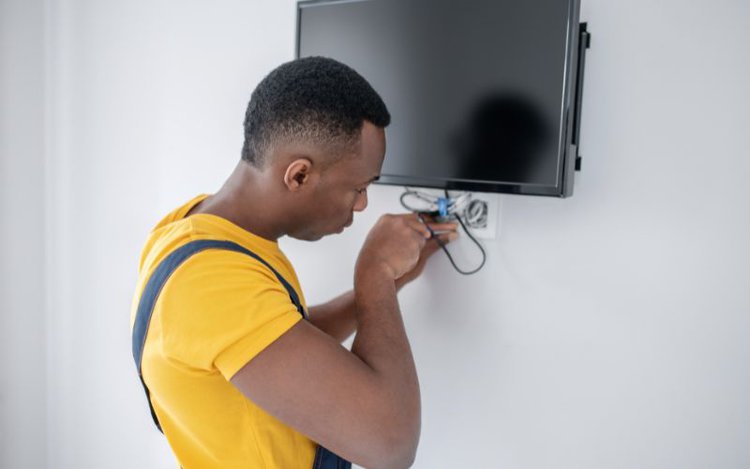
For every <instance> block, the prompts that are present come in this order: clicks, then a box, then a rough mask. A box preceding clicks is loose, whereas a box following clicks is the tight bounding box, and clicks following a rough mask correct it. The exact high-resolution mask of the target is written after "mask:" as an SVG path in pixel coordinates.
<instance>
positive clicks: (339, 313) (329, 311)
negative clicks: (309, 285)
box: [308, 224, 457, 342]
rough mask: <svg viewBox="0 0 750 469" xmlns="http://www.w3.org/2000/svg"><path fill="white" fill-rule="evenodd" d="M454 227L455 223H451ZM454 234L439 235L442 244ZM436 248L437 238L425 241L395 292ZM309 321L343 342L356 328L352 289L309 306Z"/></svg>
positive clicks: (397, 283) (420, 271)
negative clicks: (326, 300) (415, 262)
mask: <svg viewBox="0 0 750 469" xmlns="http://www.w3.org/2000/svg"><path fill="white" fill-rule="evenodd" d="M451 225H452V226H453V227H454V229H455V224H451ZM456 236H457V235H456V234H455V233H453V232H450V233H448V234H445V235H441V236H439V238H440V240H441V242H442V243H443V244H445V243H448V242H450V241H453V240H454V239H456ZM438 249H440V244H439V243H438V242H437V239H435V238H433V239H430V240H429V241H428V242H427V243H425V245H424V247H423V248H422V252H421V253H420V255H419V261H418V262H417V265H416V266H415V267H414V268H413V269H412V270H411V271H409V272H408V273H406V274H405V275H403V276H401V277H400V278H399V279H398V280H396V293H398V292H400V291H401V289H402V288H403V287H404V286H405V285H406V284H408V283H409V282H411V281H412V280H414V279H415V278H417V277H419V276H420V275H421V274H422V271H423V270H424V266H425V263H426V262H427V259H429V258H430V257H431V256H432V255H433V254H434V253H435V252H436V251H437V250H438ZM308 314H309V319H310V322H311V323H312V324H313V325H315V327H317V328H318V329H320V330H321V331H323V332H325V333H326V334H328V335H330V336H331V337H333V338H334V339H336V340H337V341H339V342H343V341H345V340H346V339H348V338H349V336H350V335H352V334H353V333H354V331H356V330H357V317H356V305H355V301H354V290H349V291H348V292H346V293H344V294H342V295H339V296H337V297H336V298H334V299H332V300H331V301H329V302H327V303H323V304H320V305H316V306H311V307H310V308H309V309H308Z"/></svg>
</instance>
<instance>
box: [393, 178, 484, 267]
mask: <svg viewBox="0 0 750 469" xmlns="http://www.w3.org/2000/svg"><path fill="white" fill-rule="evenodd" d="M418 195H419V194H418V193H417V192H416V191H414V190H412V189H409V188H408V187H407V188H406V191H405V192H403V193H402V194H401V197H400V198H399V200H400V202H401V206H403V207H404V208H405V209H406V210H408V211H410V212H417V215H418V216H419V218H420V219H421V220H422V221H423V222H425V221H424V219H423V218H422V215H423V214H424V215H430V216H436V215H438V214H439V213H438V212H436V211H433V212H423V211H420V210H417V209H414V208H413V207H410V206H409V205H408V204H407V203H406V202H405V201H404V199H405V198H406V197H407V196H418ZM445 197H446V198H447V199H450V195H449V194H448V190H447V189H446V190H445ZM453 216H454V217H456V219H457V220H458V222H459V223H460V224H461V228H463V229H464V232H466V234H467V235H468V236H469V239H471V240H472V241H474V244H476V245H477V247H478V248H479V251H481V253H482V262H481V263H480V264H479V267H477V268H476V269H473V270H469V271H465V270H461V269H460V268H459V267H458V266H457V265H456V261H455V260H454V259H453V256H452V255H451V253H450V252H449V251H448V248H446V247H445V243H444V242H443V241H442V240H440V238H438V237H437V236H436V235H435V233H434V232H433V231H432V229H430V227H429V226H428V225H427V223H426V222H425V226H427V229H428V230H430V233H432V236H433V238H435V241H436V242H437V243H438V246H440V247H441V248H442V249H443V252H445V255H446V256H447V257H448V260H449V261H450V263H451V265H452V266H453V268H454V269H456V272H458V273H459V274H462V275H472V274H475V273H477V272H479V271H480V270H482V267H484V263H485V262H486V261H487V253H486V252H485V250H484V248H483V247H482V245H481V244H480V243H479V241H477V239H476V238H475V237H474V236H472V234H471V232H470V231H469V229H468V228H467V227H466V225H465V224H464V222H463V220H461V217H460V216H459V215H457V214H455V213H454V214H453Z"/></svg>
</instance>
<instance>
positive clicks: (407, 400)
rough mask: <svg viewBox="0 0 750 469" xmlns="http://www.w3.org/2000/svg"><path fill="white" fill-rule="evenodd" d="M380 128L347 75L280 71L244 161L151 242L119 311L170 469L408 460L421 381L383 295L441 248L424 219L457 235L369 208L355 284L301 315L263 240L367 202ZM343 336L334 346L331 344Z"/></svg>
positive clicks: (253, 120) (314, 64)
mask: <svg viewBox="0 0 750 469" xmlns="http://www.w3.org/2000/svg"><path fill="white" fill-rule="evenodd" d="M389 122H390V115H389V113H388V111H387V109H386V106H385V104H384V103H383V101H382V100H381V98H380V97H379V96H378V94H377V93H376V92H375V91H374V90H373V89H372V87H371V86H370V85H369V84H368V83H367V81H366V80H365V79H364V78H362V77H361V76H360V75H358V74H357V73H356V72H355V71H354V70H352V69H350V68H349V67H347V66H345V65H343V64H341V63H339V62H336V61H334V60H331V59H326V58H321V57H313V58H306V59H300V60H295V61H292V62H289V63H286V64H284V65H282V66H280V67H278V68H277V69H275V70H274V71H272V72H271V73H270V74H269V75H268V76H267V77H266V78H265V79H264V80H263V81H262V82H261V83H260V84H259V85H258V87H257V88H256V89H255V91H254V92H253V94H252V98H251V100H250V103H249V105H248V108H247V113H246V116H245V144H244V147H243V150H242V159H241V160H240V162H239V164H238V165H237V167H236V168H235V170H234V172H233V173H232V174H231V175H230V177H229V179H228V180H227V181H226V183H225V184H224V186H223V187H222V188H221V189H220V190H219V191H218V192H217V193H216V194H214V195H209V196H205V195H202V196H198V197H196V198H194V199H193V200H191V201H189V202H188V203H186V204H184V205H182V206H181V207H179V208H177V209H176V210H174V211H173V212H171V213H170V214H169V215H167V216H166V217H165V218H164V219H163V220H162V221H161V222H160V223H159V224H158V225H157V226H156V227H155V228H154V230H153V231H152V232H151V234H150V236H149V238H148V241H147V243H146V246H145V248H144V250H143V253H142V256H141V261H140V270H139V272H140V275H139V280H138V285H137V290H136V295H135V298H134V302H133V327H134V340H133V347H134V357H135V359H136V363H137V364H139V370H140V372H141V376H142V379H143V382H144V387H145V388H146V389H147V396H149V395H150V403H151V405H152V409H153V412H154V416H155V420H156V421H157V422H158V424H159V425H160V427H161V429H162V430H163V432H164V435H165V436H166V438H167V440H168V441H169V444H170V445H171V447H172V449H173V450H174V453H175V455H176V457H177V459H178V461H179V463H180V465H181V466H182V467H184V468H214V467H216V468H234V467H238V468H239V467H242V468H283V469H289V468H310V467H346V465H347V464H348V462H347V461H352V462H355V463H357V464H359V465H362V466H365V467H408V466H410V465H411V464H412V462H413V459H414V455H415V452H416V448H417V442H418V440H419V430H420V397H419V383H418V381H417V374H416V370H415V368H414V362H413V358H412V355H411V351H410V348H409V342H408V339H407V336H406V332H405V331H404V325H403V321H402V318H401V313H400V311H399V306H398V301H397V299H396V293H397V291H398V290H399V288H401V287H402V286H403V285H405V284H406V283H408V282H409V281H411V280H413V279H414V278H416V277H417V276H418V275H419V274H420V273H421V271H422V269H423V267H424V263H425V261H426V260H427V258H428V257H429V256H430V255H431V254H432V253H434V252H435V251H436V250H437V249H438V243H437V240H436V239H434V238H431V234H430V230H429V229H428V226H430V228H431V229H432V230H440V231H444V232H446V233H445V234H442V235H440V238H441V239H442V241H443V242H448V241H450V240H452V239H454V238H455V236H457V235H456V233H455V229H456V226H455V225H454V224H435V223H428V224H425V223H423V222H422V221H421V220H420V219H419V218H417V217H416V216H415V215H384V216H383V217H381V218H380V219H379V221H378V222H377V223H376V225H375V226H374V227H373V228H372V230H371V231H370V233H369V235H368V237H367V239H366V240H365V242H364V245H363V247H362V250H361V252H360V254H359V257H358V259H357V263H356V267H355V275H354V289H353V291H350V292H348V293H344V294H343V295H341V296H340V297H338V298H336V299H334V300H332V301H330V302H329V303H326V304H323V305H320V306H314V307H311V308H309V310H307V308H306V307H305V304H304V297H303V294H302V291H301V289H300V286H299V282H298V279H297V276H296V274H295V272H294V269H293V268H292V265H291V264H290V263H289V261H288V260H287V258H286V257H285V256H284V254H283V253H282V252H281V251H280V250H279V246H278V244H277V240H278V238H280V237H282V236H285V235H287V236H291V237H294V238H297V239H304V240H310V241H313V240H317V239H320V238H321V237H323V236H325V235H328V234H332V233H340V232H341V231H343V230H344V228H345V227H347V226H349V225H350V224H351V223H352V220H353V216H354V212H359V211H362V210H364V209H365V207H366V206H367V187H368V185H369V184H370V183H372V182H373V181H375V180H377V178H378V175H379V174H380V169H381V167H382V164H383V158H384V155H385V132H384V128H385V127H386V126H387V125H388V124H389ZM180 256H182V257H180ZM320 273H321V275H325V266H321V272H320ZM355 330H356V337H355V339H354V343H353V345H352V349H351V351H349V350H347V349H346V348H344V347H343V346H341V344H340V343H341V341H343V340H345V339H346V338H347V337H348V336H350V335H351V334H352V333H353V332H354V331H355ZM337 464H340V465H341V466H336V465H337Z"/></svg>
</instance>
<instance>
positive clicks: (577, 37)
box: [294, 0, 591, 198]
mask: <svg viewBox="0 0 750 469" xmlns="http://www.w3.org/2000/svg"><path fill="white" fill-rule="evenodd" d="M363 1H378V0H299V1H298V2H297V11H296V14H297V18H296V32H295V34H296V39H295V52H294V56H295V58H300V41H301V37H300V31H301V22H302V9H303V8H311V7H317V6H327V5H335V4H340V3H354V2H363ZM567 3H568V18H567V24H568V28H567V37H566V44H565V65H564V67H565V73H564V76H563V82H562V86H563V100H562V105H561V109H560V124H561V129H562V131H561V132H560V139H561V140H562V142H558V154H557V162H558V169H557V180H556V183H555V184H554V185H548V184H532V183H506V182H498V181H481V180H477V179H457V178H451V179H447V178H432V177H427V178H419V177H413V176H399V175H395V174H386V173H383V174H381V175H380V179H379V180H378V181H377V184H384V185H396V186H409V187H426V188H434V189H447V190H454V191H471V192H492V193H505V194H517V195H537V196H549V197H562V198H565V197H570V196H572V195H573V183H574V180H575V172H576V171H579V170H580V169H581V156H580V155H579V152H578V150H579V142H580V122H581V103H582V98H583V76H584V69H585V62H586V50H587V49H588V48H589V47H590V46H591V34H590V33H589V32H588V27H587V26H588V25H587V23H580V22H579V15H580V0H567Z"/></svg>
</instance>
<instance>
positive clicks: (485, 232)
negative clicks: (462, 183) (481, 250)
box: [469, 192, 501, 239]
mask: <svg viewBox="0 0 750 469" xmlns="http://www.w3.org/2000/svg"><path fill="white" fill-rule="evenodd" d="M471 200H472V201H473V200H479V201H482V202H484V203H485V204H486V207H487V212H486V217H483V220H484V222H483V223H480V224H479V225H478V226H475V227H473V228H469V230H470V231H471V234H472V235H473V236H474V237H476V238H480V239H495V238H497V235H498V232H499V230H500V205H501V204H500V194H494V193H484V192H472V194H471ZM475 209H476V208H475Z"/></svg>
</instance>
